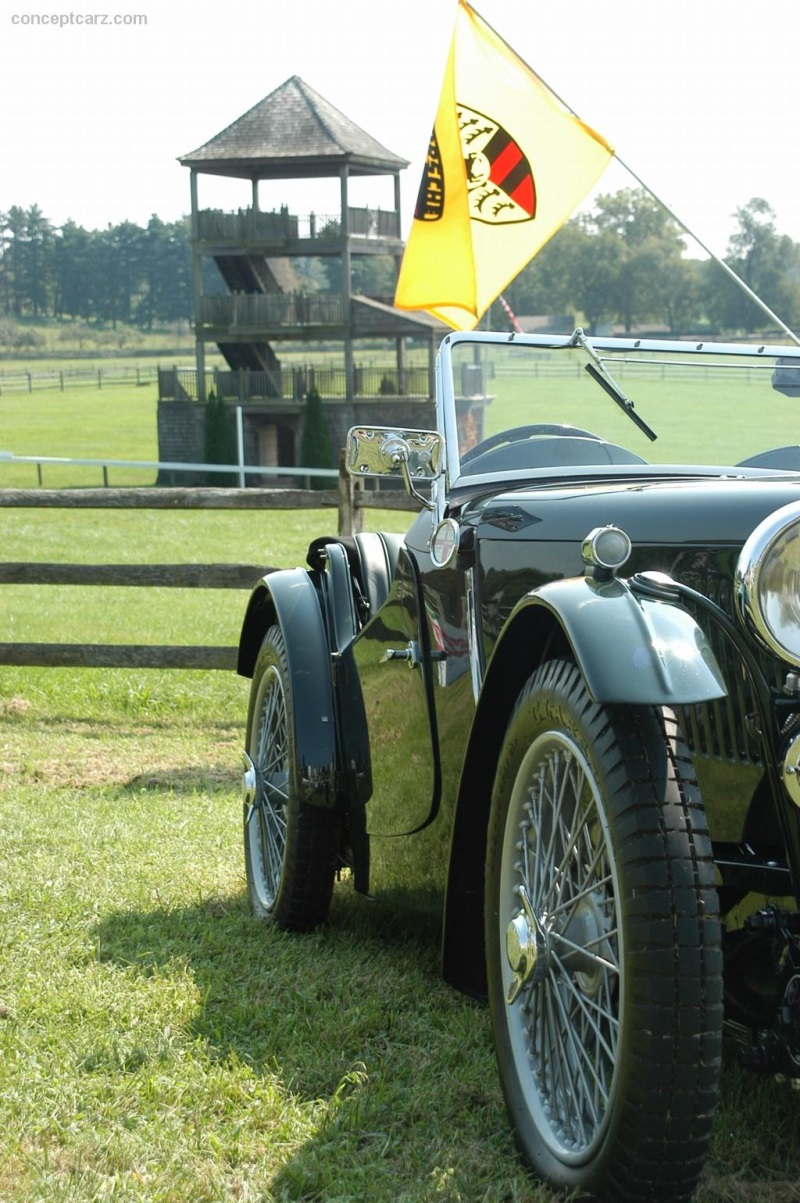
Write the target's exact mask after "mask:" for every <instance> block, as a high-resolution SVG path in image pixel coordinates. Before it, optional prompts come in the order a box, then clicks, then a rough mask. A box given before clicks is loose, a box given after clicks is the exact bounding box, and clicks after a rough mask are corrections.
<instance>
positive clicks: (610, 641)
mask: <svg viewBox="0 0 800 1203" xmlns="http://www.w3.org/2000/svg"><path fill="white" fill-rule="evenodd" d="M531 606H538V607H542V608H544V609H545V610H547V611H549V613H550V614H551V615H552V616H553V617H554V618H555V620H556V621H557V622H558V624H559V625H560V626H561V628H562V629H563V631H564V634H565V636H566V639H567V641H568V642H569V644H570V646H571V648H572V652H573V654H574V657H575V659H576V661H577V662H578V664H579V665H580V667H581V671H582V672H583V675H584V678H585V680H586V684H587V687H588V689H589V692H590V694H591V695H592V697H593V698H594V700H595V701H596V702H612V703H614V702H618V703H626V704H629V705H640V704H641V705H654V706H660V705H663V706H679V705H689V704H692V703H696V702H706V701H711V700H712V699H714V698H721V697H725V695H726V693H727V688H726V686H725V681H724V679H723V676H722V673H721V671H720V668H719V665H718V664H717V661H716V659H715V657H714V653H713V652H712V650H711V648H710V646H709V644H708V641H707V639H706V637H705V634H704V633H703V631H702V630H701V628H700V627H699V626H698V625H697V623H696V622H695V620H694V619H693V618H692V616H691V614H689V612H688V611H687V610H685V609H684V608H683V607H682V606H680V605H676V604H675V603H674V602H671V601H667V600H663V599H660V598H653V597H646V596H642V595H640V594H637V593H634V592H633V591H632V590H631V589H630V588H629V586H628V585H627V584H626V582H625V581H622V580H610V581H596V580H593V579H592V578H589V577H576V578H572V579H568V580H561V581H551V582H549V583H548V584H546V585H543V586H542V587H541V588H540V589H536V590H534V591H533V592H531V593H529V594H526V596H525V597H523V598H522V599H521V600H520V601H519V603H518V604H517V606H516V607H515V609H514V611H513V612H512V614H511V616H510V617H509V620H508V623H507V625H506V627H505V628H504V630H503V633H502V635H501V641H504V640H505V639H507V638H514V634H513V632H514V629H515V626H516V623H517V621H518V618H519V616H520V614H521V613H522V612H523V611H525V610H526V609H527V608H528V607H531Z"/></svg>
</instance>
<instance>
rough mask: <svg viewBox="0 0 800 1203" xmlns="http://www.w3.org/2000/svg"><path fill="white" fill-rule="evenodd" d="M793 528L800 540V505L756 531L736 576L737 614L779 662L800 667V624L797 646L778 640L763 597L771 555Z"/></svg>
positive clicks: (784, 509)
mask: <svg viewBox="0 0 800 1203" xmlns="http://www.w3.org/2000/svg"><path fill="white" fill-rule="evenodd" d="M793 527H796V528H797V529H796V533H797V537H798V538H800V501H792V502H789V504H788V505H784V506H780V507H779V508H778V509H777V510H773V512H772V513H771V514H768V515H767V517H766V518H764V519H763V520H762V521H761V522H759V523H758V525H757V526H756V527H754V529H753V530H752V531H751V532H750V534H749V535H748V537H747V539H746V540H745V542H744V545H743V546H742V550H741V551H740V553H739V558H738V561H737V564H736V572H735V574H734V595H735V598H736V602H737V613H738V616H739V619H740V620H741V622H742V624H743V625H744V627H745V629H746V630H748V631H750V632H751V633H752V634H753V635H754V636H755V637H756V639H757V640H758V641H759V643H760V644H761V646H762V647H763V648H765V649H766V650H767V651H768V652H770V653H771V654H772V655H774V656H777V657H778V659H779V660H781V661H783V662H785V663H787V664H791V665H793V666H795V667H800V623H799V624H798V635H797V646H796V647H794V648H793V647H790V646H788V645H787V644H786V643H785V642H783V641H782V640H781V639H779V638H778V636H777V635H776V634H775V632H774V630H773V628H772V627H771V625H770V623H769V622H768V620H767V618H766V616H765V614H764V607H763V605H762V595H761V582H762V576H763V572H764V568H765V566H766V564H767V562H768V560H769V557H770V554H771V553H772V552H773V550H774V548H775V544H776V543H777V542H778V541H779V540H780V539H784V538H786V536H787V534H788V533H789V532H790V531H791V529H792V528H793Z"/></svg>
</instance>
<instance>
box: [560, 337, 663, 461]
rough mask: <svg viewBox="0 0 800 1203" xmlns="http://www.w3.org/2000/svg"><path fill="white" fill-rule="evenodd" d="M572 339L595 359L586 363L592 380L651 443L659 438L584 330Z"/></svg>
mask: <svg viewBox="0 0 800 1203" xmlns="http://www.w3.org/2000/svg"><path fill="white" fill-rule="evenodd" d="M572 341H573V343H575V344H576V345H578V346H580V347H583V349H584V351H585V352H586V354H587V355H588V356H589V357H590V359H592V360H593V362H592V363H587V364H586V371H587V372H588V373H589V375H590V376H591V378H592V380H596V381H597V383H598V384H599V385H600V387H601V388H602V389H603V390H604V391H605V392H607V393H608V395H609V397H610V398H611V399H612V401H616V403H617V405H618V406H619V407H620V409H621V410H622V411H623V413H625V414H627V415H628V417H629V418H630V420H631V421H632V422H633V424H634V425H635V426H638V427H639V429H640V430H641V431H642V433H643V434H646V435H647V437H648V439H649V440H650V442H651V443H654V442H655V441H656V439H657V438H658V435H657V434H656V432H655V431H654V430H651V428H650V427H649V426H648V425H647V423H646V422H645V420H644V418H640V417H639V415H638V414H637V412H636V410H635V409H634V407H633V402H632V401H631V400H630V398H629V397H626V396H625V394H624V393H623V391H622V389H621V388H620V387H619V385H618V384H617V382H616V380H615V379H614V378H613V376H612V375H611V373H610V372H609V370H608V368H607V367H606V365H605V364H604V363H603V361H602V359H601V358H600V356H599V355H598V354H597V352H596V351H595V349H594V347H593V346H592V344H591V343H590V342H589V340H588V338H587V337H586V335H585V334H584V333H583V331H582V330H576V331H575V332H574V333H573V335H572Z"/></svg>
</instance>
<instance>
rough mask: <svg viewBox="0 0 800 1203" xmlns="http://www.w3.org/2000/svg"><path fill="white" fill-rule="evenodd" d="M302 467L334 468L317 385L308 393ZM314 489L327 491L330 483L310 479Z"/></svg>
mask: <svg viewBox="0 0 800 1203" xmlns="http://www.w3.org/2000/svg"><path fill="white" fill-rule="evenodd" d="M300 467H302V468H333V467H334V463H333V451H332V449H331V436H330V432H329V430H328V423H327V421H326V420H325V411H324V409H323V406H322V397H321V396H320V395H319V390H318V389H317V387H316V385H312V386H311V388H310V389H309V390H308V392H307V393H306V405H305V412H304V415H303V437H302V438H301V440H300ZM310 482H311V488H312V489H327V488H328V487H329V481H327V480H326V479H325V477H324V476H312V477H311V478H310Z"/></svg>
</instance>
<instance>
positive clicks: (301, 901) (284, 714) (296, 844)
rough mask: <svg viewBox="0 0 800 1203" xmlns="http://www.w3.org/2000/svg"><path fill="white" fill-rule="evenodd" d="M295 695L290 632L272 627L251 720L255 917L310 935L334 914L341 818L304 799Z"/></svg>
mask: <svg viewBox="0 0 800 1203" xmlns="http://www.w3.org/2000/svg"><path fill="white" fill-rule="evenodd" d="M293 724H294V695H293V691H292V679H291V673H290V671H289V661H288V656H287V651H286V644H285V641H284V637H283V634H282V633H281V631H280V629H279V628H278V627H271V628H270V629H269V630H268V631H267V633H266V635H265V636H264V642H263V643H262V646H261V650H260V651H259V654H258V659H257V660H256V665H255V670H254V672H253V682H252V686H251V690H250V706H249V712H248V720H247V741H246V748H247V751H246V755H245V773H244V779H243V786H244V854H245V870H246V873H247V886H248V891H249V894H250V903H251V906H252V909H253V913H254V914H255V915H256V916H257V917H258V918H260V919H266V920H268V921H270V922H275V923H277V925H278V926H279V927H281V928H285V929H286V930H292V931H309V930H311V929H312V928H314V927H316V926H318V925H319V924H320V923H321V922H322V921H323V920H324V918H325V916H326V915H327V913H328V908H329V906H330V900H331V893H332V890H333V880H334V875H335V872H336V865H337V861H338V852H339V841H340V828H341V820H340V817H339V814H338V812H336V811H334V810H326V809H323V808H322V807H319V806H312V805H310V804H309V803H308V802H305V801H304V800H303V799H302V798H301V797H299V796H298V792H297V790H296V789H295V787H294V786H293V782H294V781H295V779H296V766H295V764H294V760H295V748H294V725H293Z"/></svg>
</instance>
